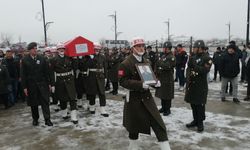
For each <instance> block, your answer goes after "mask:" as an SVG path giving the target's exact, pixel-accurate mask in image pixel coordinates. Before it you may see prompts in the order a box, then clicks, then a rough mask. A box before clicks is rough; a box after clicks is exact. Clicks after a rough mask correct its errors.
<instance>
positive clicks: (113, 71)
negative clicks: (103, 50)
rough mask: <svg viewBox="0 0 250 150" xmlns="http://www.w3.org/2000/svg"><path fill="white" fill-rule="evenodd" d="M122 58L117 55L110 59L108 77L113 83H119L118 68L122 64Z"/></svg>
mask: <svg viewBox="0 0 250 150" xmlns="http://www.w3.org/2000/svg"><path fill="white" fill-rule="evenodd" d="M121 60H122V58H121V56H120V55H119V54H118V53H117V54H114V55H112V56H111V57H109V60H108V65H109V66H108V77H109V79H110V81H111V82H118V67H119V65H120V63H121Z"/></svg>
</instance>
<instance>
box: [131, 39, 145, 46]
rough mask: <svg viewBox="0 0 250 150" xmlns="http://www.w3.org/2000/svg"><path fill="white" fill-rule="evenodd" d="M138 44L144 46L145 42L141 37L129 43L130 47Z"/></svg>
mask: <svg viewBox="0 0 250 150" xmlns="http://www.w3.org/2000/svg"><path fill="white" fill-rule="evenodd" d="M139 44H145V41H144V39H143V38H142V37H134V38H133V39H132V41H131V47H134V46H136V45H139Z"/></svg>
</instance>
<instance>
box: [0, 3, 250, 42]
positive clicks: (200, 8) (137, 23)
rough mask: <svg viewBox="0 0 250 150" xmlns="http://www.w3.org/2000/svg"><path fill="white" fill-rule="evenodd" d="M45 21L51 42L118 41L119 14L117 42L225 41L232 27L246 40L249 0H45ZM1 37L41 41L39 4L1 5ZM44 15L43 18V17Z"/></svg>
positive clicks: (41, 26)
mask: <svg viewBox="0 0 250 150" xmlns="http://www.w3.org/2000/svg"><path fill="white" fill-rule="evenodd" d="M44 3H45V13H46V21H47V22H49V21H53V22H54V23H53V24H51V25H50V27H49V29H48V37H49V39H51V41H52V42H54V43H57V42H64V41H67V40H69V39H72V38H74V37H75V36H78V35H81V36H84V37H86V38H88V39H90V40H91V41H98V40H100V39H102V38H105V39H114V30H112V28H113V26H114V20H113V19H112V18H111V17H108V15H111V14H114V11H116V12H117V25H118V32H122V34H120V35H119V37H118V39H126V40H130V39H131V38H132V37H134V36H142V37H144V38H145V39H146V40H156V39H162V38H166V37H167V25H166V24H164V23H163V22H164V21H167V20H168V18H169V19H170V34H171V35H173V36H181V35H185V36H194V37H195V38H200V39H210V38H227V37H228V27H227V25H226V24H227V23H228V22H229V21H230V22H231V34H232V35H233V37H241V38H245V37H246V34H245V32H246V20H247V17H246V15H247V14H246V13H247V0H44ZM0 7H1V8H0V20H1V22H0V33H4V34H8V35H11V36H12V37H13V41H18V39H19V37H21V39H22V41H26V42H30V41H37V42H41V41H42V40H43V24H42V20H41V16H40V15H41V12H42V11H41V0H0ZM39 12H40V13H39Z"/></svg>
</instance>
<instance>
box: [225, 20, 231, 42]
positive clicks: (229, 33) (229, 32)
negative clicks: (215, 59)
mask: <svg viewBox="0 0 250 150" xmlns="http://www.w3.org/2000/svg"><path fill="white" fill-rule="evenodd" d="M226 26H228V42H230V41H231V23H230V22H229V23H228V24H226Z"/></svg>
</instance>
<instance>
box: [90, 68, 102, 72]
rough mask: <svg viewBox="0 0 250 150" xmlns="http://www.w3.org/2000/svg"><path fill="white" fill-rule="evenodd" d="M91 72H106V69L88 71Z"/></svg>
mask: <svg viewBox="0 0 250 150" xmlns="http://www.w3.org/2000/svg"><path fill="white" fill-rule="evenodd" d="M88 70H89V71H92V72H102V73H103V72H104V69H103V68H102V69H88Z"/></svg>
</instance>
